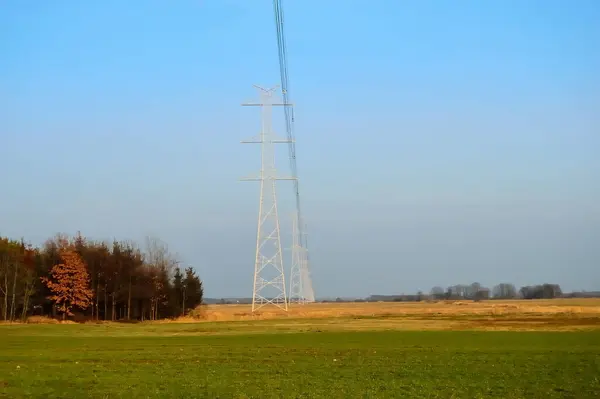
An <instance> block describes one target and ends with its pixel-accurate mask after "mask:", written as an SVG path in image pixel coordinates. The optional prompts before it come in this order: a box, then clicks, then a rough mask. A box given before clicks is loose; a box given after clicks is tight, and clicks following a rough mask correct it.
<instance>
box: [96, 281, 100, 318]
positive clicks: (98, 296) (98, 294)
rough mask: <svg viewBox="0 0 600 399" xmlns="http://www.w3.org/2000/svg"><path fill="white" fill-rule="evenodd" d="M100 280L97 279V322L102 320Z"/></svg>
mask: <svg viewBox="0 0 600 399" xmlns="http://www.w3.org/2000/svg"><path fill="white" fill-rule="evenodd" d="M99 312H100V279H99V278H97V279H96V320H100V315H99V314H98V313H99Z"/></svg>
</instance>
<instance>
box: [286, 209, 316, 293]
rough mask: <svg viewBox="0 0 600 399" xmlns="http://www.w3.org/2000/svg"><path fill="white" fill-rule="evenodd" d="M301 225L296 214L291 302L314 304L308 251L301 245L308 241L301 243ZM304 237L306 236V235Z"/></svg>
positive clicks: (293, 220)
mask: <svg viewBox="0 0 600 399" xmlns="http://www.w3.org/2000/svg"><path fill="white" fill-rule="evenodd" d="M300 223H301V221H300V220H299V219H298V212H296V213H294V215H293V217H292V267H291V268H290V290H289V302H290V303H300V304H304V303H307V302H314V301H315V293H314V291H313V288H312V279H311V277H310V272H309V268H308V251H307V249H306V247H303V246H301V244H300V243H301V242H306V240H302V241H300V234H301V233H300V228H299V224H300ZM304 231H306V230H304ZM304 235H305V236H306V233H304Z"/></svg>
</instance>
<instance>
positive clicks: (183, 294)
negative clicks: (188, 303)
mask: <svg viewBox="0 0 600 399" xmlns="http://www.w3.org/2000/svg"><path fill="white" fill-rule="evenodd" d="M181 292H182V295H181V315H182V316H185V290H183V291H181Z"/></svg>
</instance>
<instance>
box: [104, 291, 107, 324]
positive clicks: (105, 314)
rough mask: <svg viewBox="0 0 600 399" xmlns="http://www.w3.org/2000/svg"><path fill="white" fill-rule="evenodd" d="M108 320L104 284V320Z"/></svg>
mask: <svg viewBox="0 0 600 399" xmlns="http://www.w3.org/2000/svg"><path fill="white" fill-rule="evenodd" d="M107 318H108V294H107V293H106V284H104V320H106V319H107Z"/></svg>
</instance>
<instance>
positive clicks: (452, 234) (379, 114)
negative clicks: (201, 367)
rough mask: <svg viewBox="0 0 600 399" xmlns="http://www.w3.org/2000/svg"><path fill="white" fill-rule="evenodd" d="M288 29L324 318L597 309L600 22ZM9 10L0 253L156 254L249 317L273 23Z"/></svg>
mask: <svg viewBox="0 0 600 399" xmlns="http://www.w3.org/2000/svg"><path fill="white" fill-rule="evenodd" d="M284 7H285V13H286V15H285V16H286V34H287V40H288V51H289V54H288V55H289V63H290V83H291V93H292V97H293V100H294V102H295V103H296V104H297V108H296V116H297V125H296V136H297V140H298V142H297V155H298V170H299V175H300V178H301V183H300V187H301V193H302V197H303V204H304V213H305V216H306V218H307V223H308V225H309V228H308V232H309V233H310V238H309V244H310V247H311V253H312V260H313V263H312V272H313V279H314V286H315V291H316V294H317V296H337V295H342V296H359V295H369V294H392V293H402V292H404V293H408V292H416V291H417V290H424V291H429V289H430V288H431V287H432V286H434V285H442V286H447V285H451V284H457V283H471V282H473V281H479V282H481V283H482V284H484V285H488V286H491V285H493V284H495V283H498V282H504V281H507V282H513V283H515V284H517V285H524V284H535V283H543V282H557V283H560V284H561V285H562V286H563V289H565V290H572V289H587V290H591V289H600V73H599V71H600V24H599V23H598V21H600V2H598V1H596V0H574V1H558V0H556V1H552V0H530V1H517V0H511V1H500V0H490V1H475V0H470V1H469V0H465V1H450V0H445V1H443V0H439V1H424V0H420V1H401V0H389V1H385V0H369V1H366V0H364V1H363V0H354V1H353V0H345V1H342V0H337V1H322V0H286V1H285V2H284ZM1 10H2V11H1V12H0V169H1V170H2V175H3V178H2V188H1V193H2V194H1V197H0V198H2V206H1V207H0V233H2V234H5V235H10V236H12V237H15V238H18V237H21V236H24V237H26V238H27V239H29V240H31V241H32V242H33V243H36V244H37V243H41V242H42V241H43V240H44V239H45V238H46V237H48V236H52V235H54V234H55V233H57V232H65V233H70V234H74V233H75V232H76V231H77V230H81V231H82V232H83V233H84V234H85V235H87V236H90V237H93V238H97V239H111V238H113V237H116V238H118V239H134V240H137V241H139V242H140V243H143V238H144V237H145V236H146V235H155V236H158V237H160V238H161V239H163V240H165V241H167V242H168V243H169V244H170V248H171V250H172V251H173V252H177V253H178V254H179V255H180V257H181V258H182V260H183V261H184V262H185V263H187V264H190V265H193V266H195V267H196V268H197V270H198V271H199V273H200V275H201V277H202V278H203V279H204V281H205V284H206V295H208V296H249V295H250V294H251V286H252V273H253V258H254V245H255V241H254V240H255V231H256V215H257V211H258V185H257V184H256V183H241V182H238V181H237V179H238V178H239V177H242V176H244V175H248V174H251V173H252V172H254V171H257V170H258V168H259V152H258V148H257V147H254V146H250V145H241V144H239V141H240V140H241V139H244V138H246V137H250V136H253V135H254V134H256V133H257V132H258V129H259V119H258V116H259V114H258V110H256V109H251V108H244V107H240V103H241V102H244V101H247V100H253V99H254V98H255V91H254V89H253V88H252V84H261V85H264V86H269V85H273V84H277V83H278V80H279V75H278V64H277V47H276V38H275V27H274V21H273V12H272V5H271V2H270V1H269V0H252V1H250V0H179V1H164V0H160V1H159V0H144V1H142V0H137V1H134V0H129V1H123V0H104V1H91V0H89V1H76V0H71V1H67V0H62V1H61V0H59V1H33V0H30V1H21V0H5V1H3V2H2V6H1ZM276 124H277V125H276V126H278V127H279V131H280V132H281V134H285V132H283V131H282V130H283V126H282V124H281V117H279V118H277V119H276ZM279 154H280V161H281V162H280V166H281V170H282V174H285V173H286V172H288V168H287V165H288V164H287V161H286V160H285V155H286V148H285V147H281V149H280V152H279ZM279 187H280V189H279V192H280V194H281V205H280V208H281V218H282V222H283V228H284V229H285V230H284V234H285V237H284V238H285V244H286V245H288V244H289V241H290V238H289V236H290V234H291V233H290V232H289V225H290V223H288V221H289V220H290V212H291V211H292V208H293V202H292V199H293V197H292V187H291V185H290V184H289V183H286V182H282V183H281V184H280V186H279Z"/></svg>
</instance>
